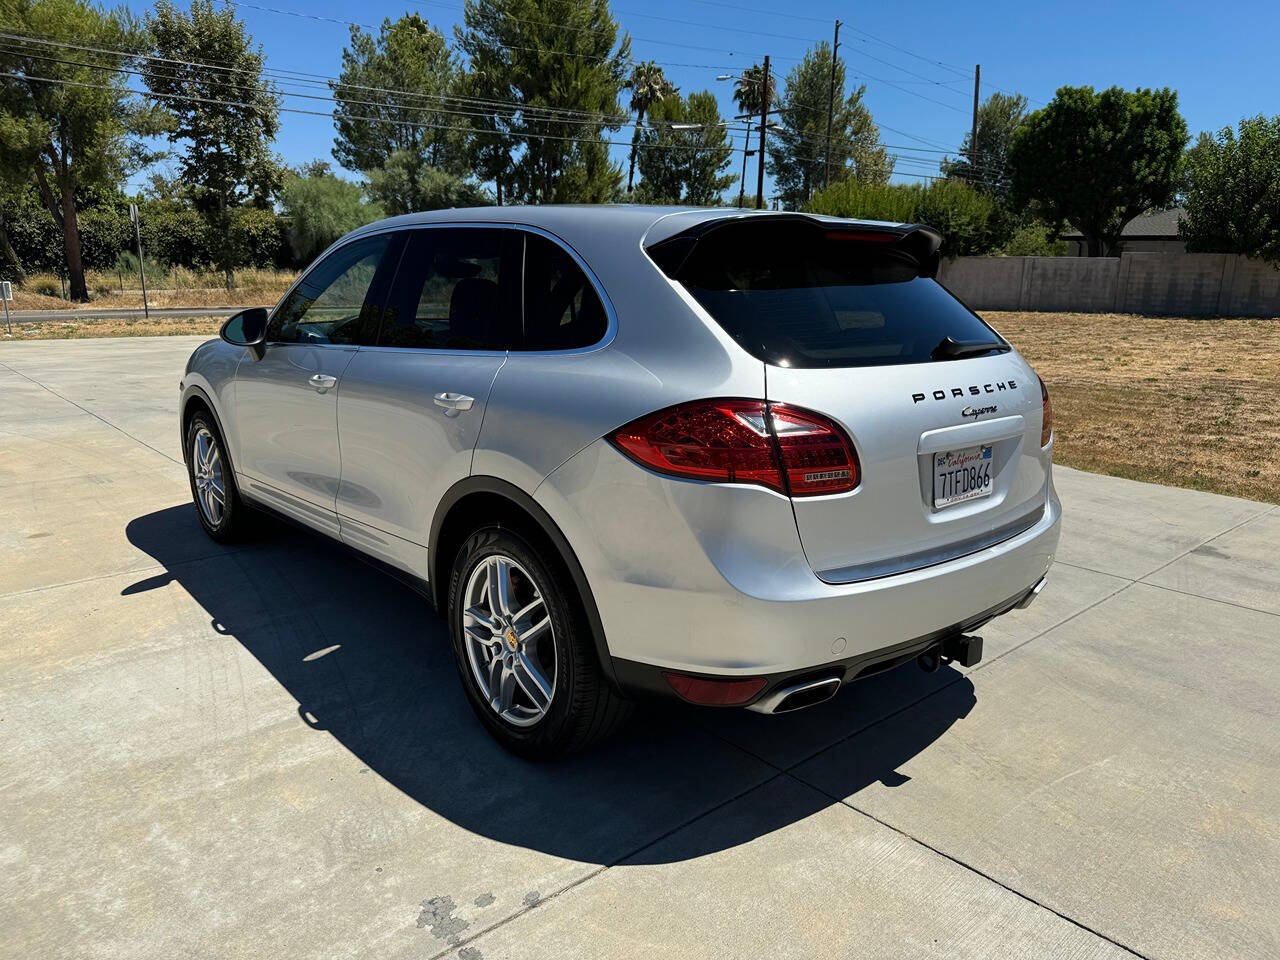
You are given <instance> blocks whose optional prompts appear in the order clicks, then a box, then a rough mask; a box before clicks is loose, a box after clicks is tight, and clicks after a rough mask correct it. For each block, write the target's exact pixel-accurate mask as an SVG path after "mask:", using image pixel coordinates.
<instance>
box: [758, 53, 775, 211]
mask: <svg viewBox="0 0 1280 960" xmlns="http://www.w3.org/2000/svg"><path fill="white" fill-rule="evenodd" d="M770 99H772V98H771V97H770V96H769V55H768V54H765V58H764V80H763V83H762V85H761V89H760V147H759V150H760V156H758V157H757V158H756V160H757V161H758V165H757V167H756V209H757V210H763V209H764V131H765V128H766V127H767V126H768V125H769V107H770V103H769V101H770Z"/></svg>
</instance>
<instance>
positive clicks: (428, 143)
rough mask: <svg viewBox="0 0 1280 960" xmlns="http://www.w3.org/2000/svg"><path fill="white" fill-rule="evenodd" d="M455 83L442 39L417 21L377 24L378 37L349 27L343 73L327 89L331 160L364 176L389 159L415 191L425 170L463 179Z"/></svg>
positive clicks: (408, 18) (451, 60)
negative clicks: (333, 103) (334, 134)
mask: <svg viewBox="0 0 1280 960" xmlns="http://www.w3.org/2000/svg"><path fill="white" fill-rule="evenodd" d="M459 76H460V71H459V69H458V65H457V63H456V60H455V58H454V56H453V54H452V53H450V52H449V45H448V43H447V42H446V41H445V38H444V34H442V33H441V32H440V31H439V30H437V29H435V28H434V27H432V26H431V25H430V24H428V23H427V22H426V21H425V20H424V19H423V18H422V17H420V16H418V14H416V13H411V14H405V15H404V16H402V17H401V18H400V19H399V20H396V21H395V22H394V23H392V22H391V21H390V20H383V21H382V28H381V30H380V31H379V34H378V36H377V37H374V36H373V35H372V34H368V33H365V32H364V31H363V30H361V29H360V28H359V27H354V26H353V27H352V28H351V44H350V46H348V47H346V48H345V49H344V50H343V51H342V73H341V74H340V75H339V78H338V80H337V81H336V82H331V83H330V86H331V87H332V89H333V94H334V98H335V99H336V100H337V106H336V107H334V110H333V120H334V124H335V125H336V127H337V129H338V135H337V137H335V138H334V141H333V155H334V157H335V158H336V159H337V160H338V162H339V163H341V164H342V165H343V166H344V167H347V168H348V169H350V170H359V171H361V172H362V173H364V174H365V175H366V176H368V175H371V174H372V172H373V171H375V170H381V169H383V168H384V167H386V165H387V162H388V160H389V158H390V157H391V156H392V155H393V154H395V155H397V164H398V166H399V169H400V171H401V172H403V173H405V174H406V175H408V177H409V178H410V180H411V181H412V182H414V183H416V182H417V181H418V180H419V179H421V178H423V177H425V176H427V174H426V172H425V171H426V169H427V168H428V167H430V168H436V169H439V170H443V171H447V172H448V173H451V174H457V175H461V174H463V173H464V172H465V171H466V170H467V156H466V142H465V141H466V131H465V126H466V125H465V123H464V122H461V121H459V120H458V119H457V117H456V113H457V111H458V109H459V108H458V105H457V104H456V103H454V102H453V101H452V98H453V96H454V95H455V92H456V91H455V88H456V87H457V85H458V80H459Z"/></svg>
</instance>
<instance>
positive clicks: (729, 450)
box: [609, 400, 858, 497]
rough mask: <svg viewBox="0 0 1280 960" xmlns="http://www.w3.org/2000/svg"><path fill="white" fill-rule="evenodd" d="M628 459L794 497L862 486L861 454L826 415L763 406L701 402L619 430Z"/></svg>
mask: <svg viewBox="0 0 1280 960" xmlns="http://www.w3.org/2000/svg"><path fill="white" fill-rule="evenodd" d="M609 440H610V441H612V442H613V444H614V445H615V446H617V447H618V448H619V449H620V450H622V452H623V453H625V454H627V456H629V457H631V458H632V459H633V460H635V461H637V462H638V463H641V464H643V465H644V466H646V467H649V468H650V469H653V470H657V471H659V472H661V473H667V474H671V475H672V476H676V477H684V478H687V479H691V480H710V481H716V482H719V483H753V484H758V485H759V486H762V487H768V488H769V489H771V490H777V491H778V492H779V493H789V494H791V496H794V497H804V496H816V495H818V494H824V493H843V492H845V491H847V490H852V489H853V488H854V487H856V486H857V485H858V455H857V454H856V453H855V452H854V449H853V445H852V444H851V443H850V442H849V440H848V439H847V438H846V437H845V435H844V432H843V431H842V430H841V429H840V428H839V427H838V426H836V425H835V424H834V423H832V422H831V421H830V420H828V419H827V418H826V417H823V416H821V415H820V414H816V413H813V412H811V411H809V410H801V409H798V408H796V407H788V406H785V405H783V404H777V403H774V404H771V403H766V402H765V401H763V400H694V401H691V402H690V403H682V404H680V405H679V406H675V407H668V408H667V409H666V410H659V411H658V412H657V413H651V414H649V415H648V416H645V417H641V418H640V419H639V420H634V421H632V422H631V423H629V424H627V425H626V426H625V427H619V428H618V429H617V430H615V431H614V432H613V433H611V434H610V435H609Z"/></svg>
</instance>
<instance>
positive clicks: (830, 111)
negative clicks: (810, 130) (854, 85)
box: [822, 20, 844, 190]
mask: <svg viewBox="0 0 1280 960" xmlns="http://www.w3.org/2000/svg"><path fill="white" fill-rule="evenodd" d="M839 49H840V21H839V20H837V21H836V34H835V37H834V39H833V40H832V41H831V93H830V95H829V96H828V98H827V152H826V153H825V154H823V157H822V189H823V190H825V189H827V185H828V184H829V183H830V182H831V120H832V117H833V116H834V115H835V112H836V62H837V61H836V53H837V51H838V50H839ZM840 92H841V93H842V94H843V93H844V91H843V90H841V91H840Z"/></svg>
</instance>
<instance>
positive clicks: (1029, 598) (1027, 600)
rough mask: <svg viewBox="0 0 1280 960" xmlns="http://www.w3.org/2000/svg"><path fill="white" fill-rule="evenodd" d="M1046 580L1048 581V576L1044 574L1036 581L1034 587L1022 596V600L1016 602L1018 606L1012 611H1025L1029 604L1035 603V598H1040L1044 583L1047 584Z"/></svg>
mask: <svg viewBox="0 0 1280 960" xmlns="http://www.w3.org/2000/svg"><path fill="white" fill-rule="evenodd" d="M1048 580H1049V575H1048V574H1047V573H1046V574H1045V575H1044V576H1043V577H1041V578H1040V579H1039V580H1038V581H1036V585H1035V586H1034V587H1032V588H1031V589H1030V590H1028V591H1027V592H1026V595H1025V596H1023V598H1022V599H1021V600H1020V601H1018V604H1017V605H1016V606H1015V607H1014V608H1013V609H1015V610H1025V609H1027V607H1029V606H1031V604H1033V603H1035V602H1036V597H1038V596H1040V591H1041V590H1043V589H1044V585H1045V583H1047V582H1048Z"/></svg>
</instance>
